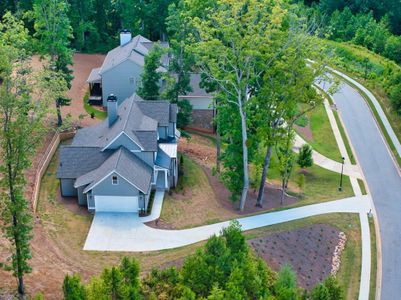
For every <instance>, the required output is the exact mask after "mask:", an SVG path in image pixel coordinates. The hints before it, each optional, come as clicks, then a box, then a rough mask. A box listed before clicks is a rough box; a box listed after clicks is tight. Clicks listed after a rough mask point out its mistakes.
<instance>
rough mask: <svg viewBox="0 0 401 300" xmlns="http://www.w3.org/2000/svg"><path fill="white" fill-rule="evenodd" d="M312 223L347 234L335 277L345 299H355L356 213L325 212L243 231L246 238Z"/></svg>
mask: <svg viewBox="0 0 401 300" xmlns="http://www.w3.org/2000/svg"><path fill="white" fill-rule="evenodd" d="M312 224H328V225H331V226H334V227H337V228H338V229H340V230H341V231H343V232H344V233H345V234H346V236H347V242H346V245H345V248H344V251H343V253H342V256H341V265H340V270H339V272H338V273H337V279H338V280H339V282H340V284H341V285H342V286H343V287H344V290H345V299H357V298H358V292H359V281H360V274H361V261H362V258H361V256H362V250H361V249H362V243H361V230H360V223H359V218H358V215H357V214H340V213H336V214H327V215H321V216H315V217H310V218H306V219H301V220H297V221H292V222H287V223H283V224H277V225H272V226H268V227H263V228H258V229H254V230H251V231H248V232H246V233H245V235H246V238H247V239H252V238H255V237H259V236H262V235H266V233H276V232H281V231H289V230H294V229H298V228H302V227H306V226H309V225H312Z"/></svg>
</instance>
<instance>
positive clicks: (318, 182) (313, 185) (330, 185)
mask: <svg viewBox="0 0 401 300" xmlns="http://www.w3.org/2000/svg"><path fill="white" fill-rule="evenodd" d="M301 176H304V177H305V181H304V186H303V187H302V186H299V181H300V177H301ZM268 179H269V180H270V181H272V182H274V183H277V184H279V182H280V173H279V170H278V163H277V159H276V157H275V156H274V155H273V156H272V162H271V168H270V169H269V173H268ZM339 184H340V174H338V173H336V172H332V171H329V170H326V169H323V168H321V167H319V166H317V165H313V166H312V167H310V168H308V169H306V171H302V170H301V169H300V167H299V166H298V165H296V164H295V165H294V170H293V172H292V175H291V177H290V182H289V191H288V192H289V194H293V195H295V196H297V197H299V198H300V199H301V200H300V201H298V202H297V203H296V204H295V205H296V206H301V205H307V204H313V203H319V202H324V201H329V200H335V199H340V198H346V197H352V196H354V192H353V190H352V186H351V181H350V179H349V177H348V176H343V191H342V192H339V191H338V187H339Z"/></svg>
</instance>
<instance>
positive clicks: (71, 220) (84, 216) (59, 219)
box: [33, 153, 199, 292]
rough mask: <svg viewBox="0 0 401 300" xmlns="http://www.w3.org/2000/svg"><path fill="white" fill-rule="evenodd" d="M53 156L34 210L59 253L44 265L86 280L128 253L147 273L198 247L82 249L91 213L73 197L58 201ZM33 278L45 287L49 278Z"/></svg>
mask: <svg viewBox="0 0 401 300" xmlns="http://www.w3.org/2000/svg"><path fill="white" fill-rule="evenodd" d="M57 157H58V155H57V153H56V155H55V156H54V158H53V160H52V161H51V163H50V165H49V168H48V170H47V172H46V174H45V176H44V177H43V180H42V184H41V190H40V197H39V203H38V209H37V214H38V217H39V218H40V222H41V226H42V227H43V229H44V231H45V232H46V235H47V236H48V238H47V239H48V240H49V241H48V243H49V242H50V243H51V244H52V246H54V247H55V248H56V249H57V252H59V253H61V255H59V256H61V259H62V263H57V262H52V261H51V260H50V259H49V262H48V264H47V267H48V268H62V269H61V270H60V272H62V273H65V272H67V271H68V272H72V271H74V270H77V269H78V270H80V273H81V276H82V277H83V279H84V280H87V279H88V277H89V276H92V275H95V274H100V272H101V271H102V270H103V269H104V268H105V267H108V266H112V265H116V264H118V263H119V262H120V260H121V258H122V257H123V256H129V257H135V258H136V259H137V260H138V261H139V262H140V264H141V270H142V272H149V271H150V270H151V269H152V268H153V267H160V266H164V265H168V264H170V263H171V262H174V261H176V260H181V259H183V258H184V257H186V256H187V255H189V254H191V253H193V252H194V251H195V249H196V248H197V247H198V246H199V244H195V245H190V246H187V247H183V248H179V249H173V250H163V251H154V252H142V253H124V252H97V251H83V250H82V248H83V245H84V242H85V239H86V236H87V233H88V231H89V228H90V225H91V222H92V218H93V216H92V215H90V214H89V213H87V212H86V210H85V209H84V208H82V209H79V208H78V205H77V202H76V201H77V200H76V199H71V200H66V201H71V202H70V203H62V202H61V201H60V200H59V194H58V190H59V181H58V179H57V178H56V172H57ZM42 246H43V245H42V243H41V244H39V245H35V244H34V245H33V249H35V251H38V250H37V249H39V250H40V248H41V247H42ZM35 251H34V256H35ZM45 251H46V250H43V252H45ZM36 255H37V254H36ZM52 263H53V264H54V266H53V265H52ZM59 265H60V266H59ZM41 266H42V265H39V266H38V267H37V268H40V267H41ZM34 269H35V266H34ZM35 280H37V284H38V285H42V286H47V285H48V283H47V282H48V281H49V280H50V279H49V276H48V275H47V274H46V273H45V272H43V274H42V273H39V275H36V279H35ZM54 280H56V279H54ZM52 287H53V288H58V289H60V292H61V287H62V282H56V284H54V285H53V286H52Z"/></svg>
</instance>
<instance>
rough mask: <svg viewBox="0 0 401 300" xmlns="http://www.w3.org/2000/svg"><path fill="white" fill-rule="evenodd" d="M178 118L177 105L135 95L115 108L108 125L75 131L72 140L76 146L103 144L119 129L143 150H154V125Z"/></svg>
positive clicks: (155, 133)
mask: <svg viewBox="0 0 401 300" xmlns="http://www.w3.org/2000/svg"><path fill="white" fill-rule="evenodd" d="M176 121H177V106H176V105H175V104H170V103H169V102H168V101H162V100H161V101H143V100H142V99H141V98H140V97H139V96H137V95H136V94H134V95H132V96H131V97H129V98H127V99H126V100H125V101H124V102H123V103H122V104H121V105H120V106H119V108H118V119H117V121H116V122H114V124H113V125H112V126H111V127H109V125H108V121H107V120H105V121H103V122H102V123H100V124H97V125H94V126H91V127H87V128H83V129H80V130H78V132H77V134H76V135H75V137H74V140H73V142H72V145H73V146H77V147H101V148H104V147H106V146H107V145H108V144H109V143H110V142H111V141H113V140H114V139H115V138H116V137H117V136H118V135H119V134H121V132H124V133H125V134H126V135H127V136H128V137H129V138H131V139H132V140H133V141H134V142H135V143H137V144H138V145H139V146H140V147H141V148H142V149H144V150H145V151H157V127H158V126H168V125H169V122H176Z"/></svg>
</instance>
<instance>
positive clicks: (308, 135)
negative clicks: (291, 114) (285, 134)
mask: <svg viewBox="0 0 401 300" xmlns="http://www.w3.org/2000/svg"><path fill="white" fill-rule="evenodd" d="M294 128H295V130H296V131H297V132H298V133H300V134H301V135H302V136H303V137H304V138H305V139H306V140H307V141H312V140H313V134H312V130H311V129H310V125H309V124H308V125H306V126H305V127H302V126H298V125H294Z"/></svg>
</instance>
